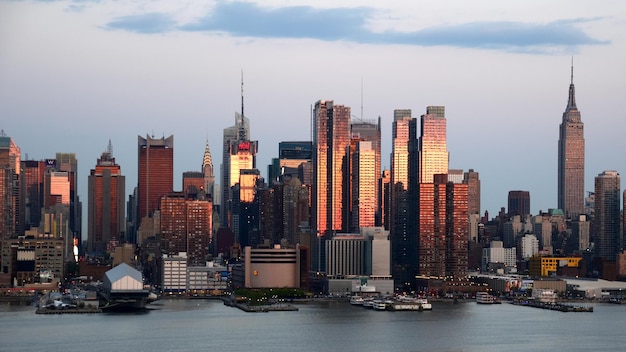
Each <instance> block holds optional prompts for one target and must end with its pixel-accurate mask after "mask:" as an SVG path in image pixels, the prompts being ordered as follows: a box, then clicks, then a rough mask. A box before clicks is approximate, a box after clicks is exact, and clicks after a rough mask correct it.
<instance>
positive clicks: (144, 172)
mask: <svg viewBox="0 0 626 352" xmlns="http://www.w3.org/2000/svg"><path fill="white" fill-rule="evenodd" d="M137 144H138V145H137V147H138V148H137V149H138V158H137V159H138V162H139V165H138V168H137V171H138V177H137V187H138V190H137V197H138V199H137V204H138V214H137V217H138V219H137V220H138V221H139V222H141V221H142V219H143V218H144V217H146V216H151V215H152V213H153V212H154V211H155V210H156V209H159V203H160V201H161V197H163V196H164V195H167V194H168V193H170V192H172V191H173V187H174V136H169V137H167V138H165V137H163V138H160V139H155V138H153V137H150V136H148V135H146V138H143V137H141V136H137ZM136 226H137V227H139V224H136Z"/></svg>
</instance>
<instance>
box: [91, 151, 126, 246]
mask: <svg viewBox="0 0 626 352" xmlns="http://www.w3.org/2000/svg"><path fill="white" fill-rule="evenodd" d="M87 187H88V192H89V198H88V202H89V205H88V215H87V222H88V243H89V246H88V247H89V248H88V250H89V251H90V252H96V253H104V252H105V251H107V250H108V249H111V248H107V245H109V244H113V243H114V242H118V241H121V240H122V239H125V238H122V235H123V234H124V232H125V229H126V211H125V208H124V206H125V201H126V182H125V177H124V176H123V175H122V171H121V168H120V166H119V165H118V164H116V163H115V158H114V157H113V150H112V148H111V143H110V142H109V148H107V151H106V152H104V153H102V155H101V156H100V158H99V159H98V161H97V163H96V167H95V169H92V170H91V173H90V175H89V177H88V178H87Z"/></svg>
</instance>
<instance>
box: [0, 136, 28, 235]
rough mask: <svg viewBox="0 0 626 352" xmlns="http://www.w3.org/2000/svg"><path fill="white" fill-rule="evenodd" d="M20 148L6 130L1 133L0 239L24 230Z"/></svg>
mask: <svg viewBox="0 0 626 352" xmlns="http://www.w3.org/2000/svg"><path fill="white" fill-rule="evenodd" d="M20 158H21V155H20V148H19V147H18V146H17V144H16V143H15V141H13V139H12V138H11V137H7V136H6V135H5V134H4V131H2V132H1V133H0V199H2V201H1V202H0V214H2V216H0V239H10V238H12V237H16V236H17V235H18V234H20V233H21V232H23V224H24V212H23V210H22V209H23V206H22V205H23V203H22V202H23V197H21V187H20V182H21V176H20V173H21V162H20Z"/></svg>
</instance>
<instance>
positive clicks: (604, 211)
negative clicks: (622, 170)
mask: <svg viewBox="0 0 626 352" xmlns="http://www.w3.org/2000/svg"><path fill="white" fill-rule="evenodd" d="M620 195H621V180H620V174H619V173H618V172H617V171H603V172H602V173H600V174H598V176H596V178H595V210H594V218H593V232H592V233H593V236H594V242H595V247H596V251H597V252H596V256H597V257H600V258H601V259H603V260H606V261H615V259H616V256H617V253H618V252H619V251H620V250H621V245H622V240H621V236H620V205H621V202H620Z"/></svg>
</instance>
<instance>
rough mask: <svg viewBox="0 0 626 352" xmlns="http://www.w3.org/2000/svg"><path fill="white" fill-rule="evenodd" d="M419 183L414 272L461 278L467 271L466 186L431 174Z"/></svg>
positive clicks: (423, 274) (444, 176)
mask: <svg viewBox="0 0 626 352" xmlns="http://www.w3.org/2000/svg"><path fill="white" fill-rule="evenodd" d="M433 181H434V182H433V183H420V191H419V235H418V237H419V240H418V241H419V244H418V253H419V255H418V259H419V264H418V274H419V275H422V276H438V277H445V276H452V277H463V276H465V275H466V274H467V237H468V226H467V222H468V214H467V185H466V184H462V183H452V182H447V181H448V175H446V174H438V175H435V177H434V180H433Z"/></svg>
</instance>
